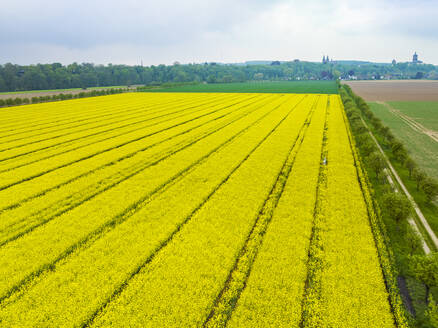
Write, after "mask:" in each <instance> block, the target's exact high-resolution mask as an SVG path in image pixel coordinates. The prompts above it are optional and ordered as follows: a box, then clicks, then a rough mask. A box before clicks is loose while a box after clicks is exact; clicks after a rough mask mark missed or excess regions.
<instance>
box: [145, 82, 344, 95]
mask: <svg viewBox="0 0 438 328" xmlns="http://www.w3.org/2000/svg"><path fill="white" fill-rule="evenodd" d="M145 91H148V92H163V91H164V92H251V93H254V92H255V93H260V92H268V93H324V94H337V93H338V88H337V86H336V83H335V82H334V81H260V82H240V83H209V84H201V83H200V84H191V85H181V86H174V87H157V88H151V89H149V90H145Z"/></svg>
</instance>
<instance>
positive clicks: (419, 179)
mask: <svg viewBox="0 0 438 328" xmlns="http://www.w3.org/2000/svg"><path fill="white" fill-rule="evenodd" d="M412 175H413V177H414V180H415V182H416V183H417V191H419V190H420V186H421V184H422V183H423V181H424V180H425V179H426V177H427V175H426V173H424V172H423V171H421V170H419V169H414V172H413V174H412Z"/></svg>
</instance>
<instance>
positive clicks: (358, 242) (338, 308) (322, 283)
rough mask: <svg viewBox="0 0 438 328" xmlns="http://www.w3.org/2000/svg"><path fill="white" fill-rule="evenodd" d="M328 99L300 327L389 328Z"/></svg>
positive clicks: (355, 186) (355, 187) (334, 108)
mask: <svg viewBox="0 0 438 328" xmlns="http://www.w3.org/2000/svg"><path fill="white" fill-rule="evenodd" d="M330 98H331V99H330V103H331V104H330V110H329V114H328V125H327V158H326V161H327V166H326V168H325V169H324V170H323V173H324V177H323V179H322V181H323V182H322V183H321V182H320V186H319V194H320V195H321V196H318V197H321V200H322V201H321V202H320V207H319V208H317V215H316V217H315V226H314V227H313V233H314V236H313V238H312V239H311V245H310V250H309V256H310V257H309V264H308V265H309V268H308V271H309V276H308V283H307V285H306V292H305V299H304V303H303V327H334V326H336V327H352V326H354V327H394V318H393V315H392V312H391V308H390V305H389V303H388V293H387V291H386V288H385V283H384V280H383V275H382V271H381V269H380V265H379V258H378V254H377V250H376V247H375V244H374V240H373V234H372V231H371V227H370V225H369V221H368V213H367V208H366V205H365V202H364V199H363V194H362V190H361V188H360V185H359V183H358V178H357V172H356V168H355V165H354V164H355V163H354V159H353V154H352V151H351V148H350V144H349V139H348V135H347V129H346V126H345V122H344V120H343V110H342V108H341V106H340V105H339V101H337V98H336V97H330ZM376 318H378V320H376Z"/></svg>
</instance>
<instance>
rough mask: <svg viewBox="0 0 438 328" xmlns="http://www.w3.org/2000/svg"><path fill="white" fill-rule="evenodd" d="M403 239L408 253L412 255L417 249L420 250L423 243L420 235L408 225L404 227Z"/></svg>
mask: <svg viewBox="0 0 438 328" xmlns="http://www.w3.org/2000/svg"><path fill="white" fill-rule="evenodd" d="M405 240H406V245H407V246H408V248H409V255H414V254H415V253H416V252H417V251H419V250H421V247H422V243H423V241H422V239H421V236H420V234H419V233H418V232H417V231H416V230H414V229H413V228H411V227H410V226H408V228H407V229H406V236H405Z"/></svg>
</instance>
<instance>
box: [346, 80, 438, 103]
mask: <svg viewBox="0 0 438 328" xmlns="http://www.w3.org/2000/svg"><path fill="white" fill-rule="evenodd" d="M344 83H345V84H347V85H349V86H350V87H351V88H352V89H353V91H354V92H355V93H356V94H358V95H359V96H361V97H362V98H364V99H365V100H366V101H438V80H437V81H435V80H383V81H345V82H344Z"/></svg>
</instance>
